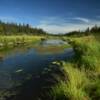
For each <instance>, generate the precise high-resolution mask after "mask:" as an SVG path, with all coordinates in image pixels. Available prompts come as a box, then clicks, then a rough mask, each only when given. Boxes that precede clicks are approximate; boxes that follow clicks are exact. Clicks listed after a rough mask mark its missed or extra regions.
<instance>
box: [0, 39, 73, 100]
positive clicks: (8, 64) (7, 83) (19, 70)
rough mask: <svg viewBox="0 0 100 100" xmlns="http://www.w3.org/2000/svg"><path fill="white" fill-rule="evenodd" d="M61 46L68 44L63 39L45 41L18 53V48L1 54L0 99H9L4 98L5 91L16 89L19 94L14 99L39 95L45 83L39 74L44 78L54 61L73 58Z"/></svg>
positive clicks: (26, 98) (66, 49)
mask: <svg viewBox="0 0 100 100" xmlns="http://www.w3.org/2000/svg"><path fill="white" fill-rule="evenodd" d="M62 45H67V43H65V42H64V41H62V40H46V41H43V43H39V44H38V45H37V46H33V47H30V48H29V47H28V48H27V49H21V50H20V48H19V49H17V50H11V51H10V53H9V52H8V53H6V52H4V53H2V52H1V53H0V54H1V56H0V90H1V92H0V93H2V94H3V95H4V96H3V95H2V96H1V98H2V99H3V100H6V98H7V100H11V98H10V99H8V98H9V96H5V93H4V92H5V91H6V90H7V91H8V90H10V91H12V90H13V91H16V88H17V89H19V90H18V91H19V94H18V97H16V98H15V100H22V99H24V100H31V99H33V98H35V96H36V95H38V94H39V91H40V90H39V89H40V88H41V87H42V88H43V86H44V84H45V82H44V79H43V77H42V74H44V76H46V75H45V74H46V73H49V74H50V73H51V72H50V71H51V69H50V68H49V65H50V64H52V62H54V61H61V60H62V61H65V60H68V59H69V58H70V57H71V56H73V49H72V48H62ZM21 48H23V47H21ZM45 79H46V78H45ZM21 87H23V88H21ZM2 91H3V92H2ZM22 92H23V93H22ZM24 92H25V93H24ZM10 94H11V93H9V95H10ZM7 95H8V94H7ZM13 95H15V94H13ZM0 100H1V99H0ZM13 100H14V99H13ZM34 100H36V99H34Z"/></svg>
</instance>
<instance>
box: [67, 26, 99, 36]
mask: <svg viewBox="0 0 100 100" xmlns="http://www.w3.org/2000/svg"><path fill="white" fill-rule="evenodd" d="M90 34H100V27H99V26H97V25H95V26H94V27H92V28H89V27H88V28H87V29H86V30H85V31H72V32H69V33H65V35H66V36H79V37H80V36H88V35H90Z"/></svg>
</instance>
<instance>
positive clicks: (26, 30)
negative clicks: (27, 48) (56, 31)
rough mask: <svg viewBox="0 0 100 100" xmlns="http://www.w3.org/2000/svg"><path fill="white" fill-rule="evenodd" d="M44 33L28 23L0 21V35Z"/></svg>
mask: <svg viewBox="0 0 100 100" xmlns="http://www.w3.org/2000/svg"><path fill="white" fill-rule="evenodd" d="M23 34H26V35H45V34H47V33H46V32H45V31H44V30H42V29H37V28H33V27H31V26H30V25H29V24H16V23H5V22H2V21H0V35H23Z"/></svg>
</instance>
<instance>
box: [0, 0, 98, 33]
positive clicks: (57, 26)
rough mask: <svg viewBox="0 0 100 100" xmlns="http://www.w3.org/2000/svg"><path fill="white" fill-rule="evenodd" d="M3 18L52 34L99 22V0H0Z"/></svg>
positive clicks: (0, 16)
mask: <svg viewBox="0 0 100 100" xmlns="http://www.w3.org/2000/svg"><path fill="white" fill-rule="evenodd" d="M0 19H1V20H3V21H6V22H17V23H29V24H30V25H32V26H33V27H38V28H43V29H44V30H45V31H47V32H50V33H65V32H70V31H73V30H79V29H80V30H84V29H85V28H86V27H88V26H89V27H92V26H93V25H95V24H97V25H100V0H0Z"/></svg>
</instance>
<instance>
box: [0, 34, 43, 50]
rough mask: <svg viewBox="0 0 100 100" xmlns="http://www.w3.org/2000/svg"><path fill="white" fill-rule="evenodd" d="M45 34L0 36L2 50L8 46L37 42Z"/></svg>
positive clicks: (0, 48)
mask: <svg viewBox="0 0 100 100" xmlns="http://www.w3.org/2000/svg"><path fill="white" fill-rule="evenodd" d="M42 38H44V36H29V35H21V36H0V50H4V49H7V48H13V47H17V46H20V45H21V46H24V45H30V44H35V43H36V42H39V41H41V39H42Z"/></svg>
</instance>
